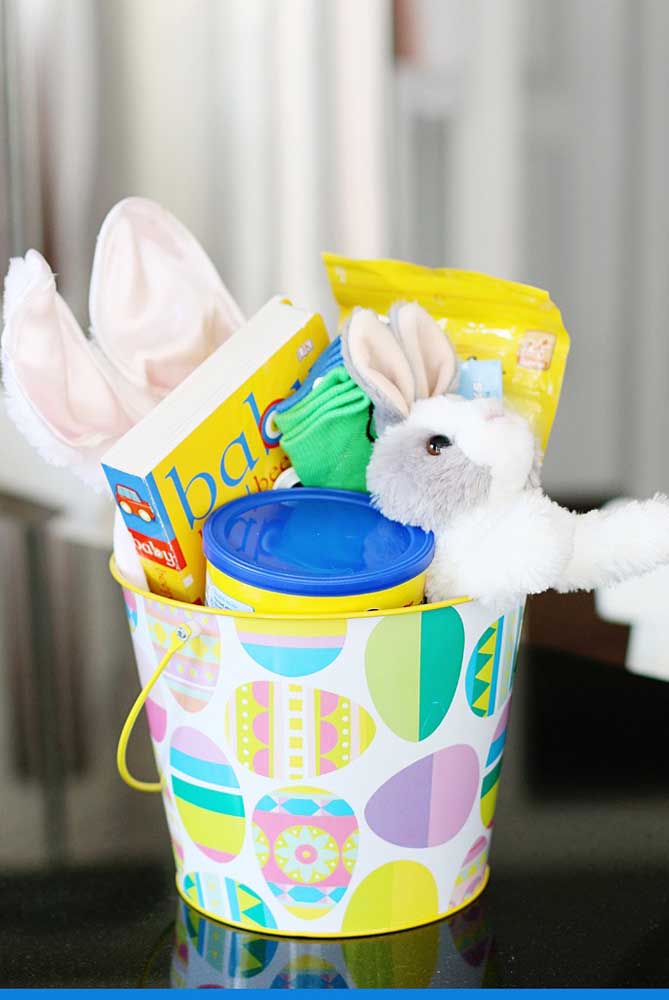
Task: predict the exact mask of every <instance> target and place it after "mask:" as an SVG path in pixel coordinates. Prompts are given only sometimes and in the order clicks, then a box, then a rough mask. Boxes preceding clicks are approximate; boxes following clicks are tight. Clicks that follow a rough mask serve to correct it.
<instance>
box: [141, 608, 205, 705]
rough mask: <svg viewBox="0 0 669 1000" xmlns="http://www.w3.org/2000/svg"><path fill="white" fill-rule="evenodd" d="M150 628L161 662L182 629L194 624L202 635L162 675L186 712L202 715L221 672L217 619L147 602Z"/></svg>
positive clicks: (156, 653)
mask: <svg viewBox="0 0 669 1000" xmlns="http://www.w3.org/2000/svg"><path fill="white" fill-rule="evenodd" d="M146 611H147V615H146V617H147V625H148V629H149V635H150V636H151V641H152V643H153V649H154V652H155V655H156V657H157V660H156V662H158V661H160V660H161V659H162V658H163V656H164V655H165V653H167V651H168V650H169V648H170V642H171V640H172V636H173V634H174V632H175V631H176V629H177V628H178V627H179V625H182V624H184V623H186V624H188V622H190V621H195V622H196V623H197V625H198V627H199V629H200V634H199V635H196V636H193V637H192V638H191V639H190V641H189V642H187V643H186V645H185V646H183V647H182V649H180V650H179V652H178V653H176V654H175V655H174V656H173V657H172V659H171V660H170V662H169V664H168V665H167V667H166V668H165V671H164V673H163V678H164V682H165V684H166V686H167V688H168V690H169V691H171V693H172V695H173V696H174V698H175V699H176V701H177V702H178V703H179V705H181V707H182V708H183V709H185V710H186V711H187V712H201V711H202V709H203V708H205V707H206V706H207V705H208V704H209V702H210V701H211V698H212V695H213V693H214V690H215V688H216V683H217V681H218V675H219V670H220V664H219V660H220V655H221V643H220V638H219V634H218V625H217V623H216V617H215V615H202V614H201V615H198V614H197V612H193V611H187V610H186V609H184V608H180V607H171V606H170V605H169V604H163V603H162V602H159V601H147V602H146Z"/></svg>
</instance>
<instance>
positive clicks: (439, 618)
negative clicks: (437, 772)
mask: <svg viewBox="0 0 669 1000" xmlns="http://www.w3.org/2000/svg"><path fill="white" fill-rule="evenodd" d="M464 643H465V633H464V628H463V625H462V619H461V618H460V615H459V614H458V612H457V611H456V609H455V608H438V609H436V610H434V611H424V612H422V613H421V614H413V615H395V616H393V617H390V616H389V617H387V618H384V619H382V621H380V622H379V624H378V625H377V626H376V627H375V628H374V630H373V632H372V634H371V635H370V637H369V640H368V642H367V651H366V654H365V660H366V673H367V684H368V685H369V691H370V694H371V696H372V698H373V700H374V705H375V706H376V709H377V711H378V713H379V715H380V716H381V718H382V719H383V721H384V722H385V723H386V725H387V726H388V727H389V728H390V729H392V731H393V732H394V733H396V735H397V736H401V737H402V738H403V739H405V740H411V742H412V743H418V742H420V740H424V739H427V737H428V736H430V735H431V734H432V733H433V732H434V731H435V729H436V728H437V726H439V725H440V724H441V722H443V720H444V718H445V716H446V713H447V712H448V710H449V708H450V707H451V703H452V701H453V696H454V695H455V691H456V688H457V686H458V680H459V678H460V669H461V667H462V654H463V650H464Z"/></svg>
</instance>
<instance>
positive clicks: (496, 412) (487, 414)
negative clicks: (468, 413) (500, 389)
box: [481, 399, 504, 420]
mask: <svg viewBox="0 0 669 1000" xmlns="http://www.w3.org/2000/svg"><path fill="white" fill-rule="evenodd" d="M481 402H482V403H483V406H482V407H481V409H482V410H483V419H484V420H497V418H498V417H503V416H504V403H503V402H502V400H501V399H484V400H482V401H481Z"/></svg>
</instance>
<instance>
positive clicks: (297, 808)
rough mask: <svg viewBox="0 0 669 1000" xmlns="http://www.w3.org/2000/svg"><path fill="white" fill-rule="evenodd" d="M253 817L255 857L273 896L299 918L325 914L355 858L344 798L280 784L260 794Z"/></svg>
mask: <svg viewBox="0 0 669 1000" xmlns="http://www.w3.org/2000/svg"><path fill="white" fill-rule="evenodd" d="M253 822H254V846H255V851H256V856H257V858H258V862H259V864H260V867H261V868H262V873H263V875H264V877H265V880H266V882H267V885H268V886H269V888H270V891H271V892H272V894H273V895H274V896H275V898H276V899H277V900H278V901H279V902H280V903H281V905H282V906H284V907H285V908H286V910H287V911H288V912H289V913H291V914H293V915H294V916H296V917H300V918H301V919H302V920H317V919H318V918H319V917H324V916H325V915H326V914H328V913H330V912H331V911H332V910H333V909H334V907H335V906H336V905H337V904H338V903H339V902H340V900H341V899H342V897H343V896H344V894H345V893H346V890H347V888H348V885H349V883H350V881H351V874H352V872H353V870H354V868H355V863H356V860H357V857H358V822H357V820H356V818H355V814H354V812H353V810H352V809H351V807H350V805H349V804H348V802H346V801H345V800H344V799H342V798H339V797H338V796H336V795H333V794H332V793H331V792H327V791H324V790H323V789H322V788H307V787H304V786H299V785H298V786H296V787H294V788H280V789H277V790H276V791H273V792H272V793H271V794H269V795H264V796H263V797H262V798H261V800H260V801H259V802H258V805H257V806H256V809H255V812H254V814H253Z"/></svg>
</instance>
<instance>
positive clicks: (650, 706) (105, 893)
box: [0, 592, 669, 988]
mask: <svg viewBox="0 0 669 1000" xmlns="http://www.w3.org/2000/svg"><path fill="white" fill-rule="evenodd" d="M110 593H111V592H110ZM110 599H112V598H110ZM119 611H120V609H119ZM128 652H129V651H128ZM119 655H120V654H119ZM119 662H120V661H119ZM119 671H120V672H121V673H123V682H122V683H123V685H124V686H125V687H124V688H123V690H124V691H125V694H124V695H123V696H121V695H120V694H118V693H117V694H116V695H115V697H114V698H113V699H112V700H111V701H109V700H108V701H107V702H104V703H101V706H98V711H99V712H101V713H102V715H103V716H104V717H107V716H111V717H112V718H111V721H110V724H109V727H108V728H109V734H111V733H113V731H114V729H115V728H116V727H117V726H118V725H119V724H120V722H121V720H122V718H123V714H124V711H125V710H126V708H127V702H128V701H129V698H130V696H131V695H129V693H128V692H129V691H130V692H131V691H132V690H134V688H133V687H132V686H131V685H132V683H133V681H132V677H133V673H132V672H133V667H132V660H131V658H130V657H129V666H126V665H125V660H124V661H123V666H122V668H121V667H120V666H119ZM118 691H119V692H120V691H121V687H119V689H118ZM667 720H669V684H666V683H664V682H662V681H657V680H652V679H649V678H644V677H641V676H636V675H632V674H630V673H628V672H626V671H625V670H624V668H622V667H620V666H614V665H612V664H605V663H600V662H597V661H595V660H592V659H587V658H585V657H579V656H576V655H573V654H565V653H562V652H559V651H556V650H540V649H537V648H535V647H533V646H527V645H525V646H524V647H523V648H522V652H521V661H520V664H519V669H518V672H517V680H516V688H515V693H514V702H513V708H512V714H511V725H510V737H509V741H508V743H507V751H506V754H505V760H504V771H503V778H502V785H501V791H500V797H499V804H498V811H497V817H496V823H495V833H494V837H493V846H492V854H491V869H492V875H491V879H490V883H489V886H488V888H487V889H486V891H485V892H484V894H483V895H482V897H481V898H480V900H478V901H477V902H475V903H473V904H472V905H471V906H469V907H468V908H467V909H466V910H464V911H462V912H461V913H459V914H457V915H456V916H455V917H453V918H451V919H450V920H447V921H444V922H442V923H441V924H433V925H430V926H429V927H424V928H421V929H418V930H415V931H411V932H406V933H402V934H395V935H389V936H386V937H379V938H368V939H359V940H356V941H349V942H340V941H334V942H333V941H329V942H318V941H312V942H305V941H292V940H286V939H281V940H279V939H271V938H267V937H263V936H261V935H259V934H250V933H241V932H238V931H234V930H231V929H229V928H225V927H222V926H221V925H217V924H214V923H211V922H209V921H206V920H204V919H203V918H202V917H200V916H199V915H198V914H197V913H194V912H193V911H190V910H188V909H187V908H186V907H185V906H184V905H183V903H181V902H180V901H179V899H178V897H177V895H176V892H175V889H174V884H173V872H172V863H171V857H170V854H169V841H168V838H167V835H166V830H165V827H164V820H163V816H162V807H161V803H160V800H159V798H158V797H155V798H152V797H150V796H146V797H142V796H138V795H136V794H135V793H133V792H131V791H130V790H129V789H127V788H125V787H124V786H123V785H122V784H121V782H120V780H118V779H117V778H116V776H115V773H114V745H113V740H112V739H111V735H109V736H106V735H105V736H104V737H103V736H101V738H100V739H99V741H98V743H97V746H96V749H95V752H92V751H91V752H90V753H89V755H88V757H87V758H85V759H84V760H83V762H82V763H81V764H80V767H79V770H78V771H76V769H75V772H73V773H72V774H70V775H69V776H68V775H67V774H66V778H65V782H64V791H63V794H62V802H61V818H60V824H61V832H60V834H59V838H60V845H59V848H58V850H57V851H50V849H49V830H48V822H49V820H48V817H49V816H52V815H53V814H54V806H53V802H52V803H51V805H50V807H49V809H48V810H47V811H46V812H45V811H44V810H40V808H39V793H40V789H39V787H38V786H39V782H37V785H35V781H34V779H31V778H30V776H27V777H26V778H25V781H24V783H23V784H24V786H25V790H26V791H27V790H29V786H30V784H31V781H32V782H33V790H34V791H36V793H38V794H37V797H36V798H35V801H34V802H33V804H32V805H30V803H29V804H28V805H26V804H25V803H24V805H23V806H21V801H22V799H21V794H20V791H21V787H22V785H21V775H20V774H18V777H17V775H16V774H13V775H10V777H11V778H12V781H13V782H14V784H11V783H10V785H8V788H9V789H10V792H11V796H10V798H11V801H12V803H13V805H12V808H11V810H10V809H9V807H8V806H7V804H6V803H5V808H4V809H3V811H2V815H0V824H2V826H1V827H0V829H2V831H3V832H2V833H1V834H0V869H1V871H0V908H1V909H2V923H1V926H2V934H1V935H0V985H2V986H35V987H36V986H71V987H85V986H137V985H146V986H167V985H172V986H175V987H180V986H209V987H212V986H213V987H237V988H244V987H259V986H271V987H276V988H290V987H297V986H310V987H314V986H316V987H322V988H354V987H375V986H379V987H380V986H394V987H428V986H435V987H436V986H444V987H475V986H481V985H482V986H490V987H494V986H500V987H505V986H521V987H522V986H526V987H530V986H534V987H541V986H543V987H554V986H602V987H604V986H614V987H621V986H637V987H644V986H645V987H650V986H667V985H669V947H668V946H667V941H668V940H669V778H668V776H667V771H666V767H667V752H666V744H667V737H666V733H667V729H668V725H667ZM139 743H140V745H139V746H138V747H136V748H135V758H136V759H135V761H134V764H135V767H134V770H135V771H136V772H140V773H141V772H142V770H143V771H144V772H145V773H147V774H148V775H150V774H151V756H150V750H149V746H148V739H146V740H145V745H141V738H140V740H139ZM93 765H94V766H93ZM14 786H16V787H14ZM12 789H13V791H12ZM26 801H27V800H26ZM17 803H18V805H17ZM21 809H24V812H23V813H22V812H21ZM45 817H47V819H45ZM31 823H32V824H36V823H37V824H46V825H43V829H42V831H41V836H40V838H38V839H39V841H40V844H41V847H40V848H39V849H38V850H37V851H36V852H33V855H34V856H31V855H30V852H29V851H28V850H27V847H26V844H27V842H28V841H29V840H30V838H31V837H32V836H33V835H34V834H35V830H34V829H32V828H31V826H30V824H31Z"/></svg>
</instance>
